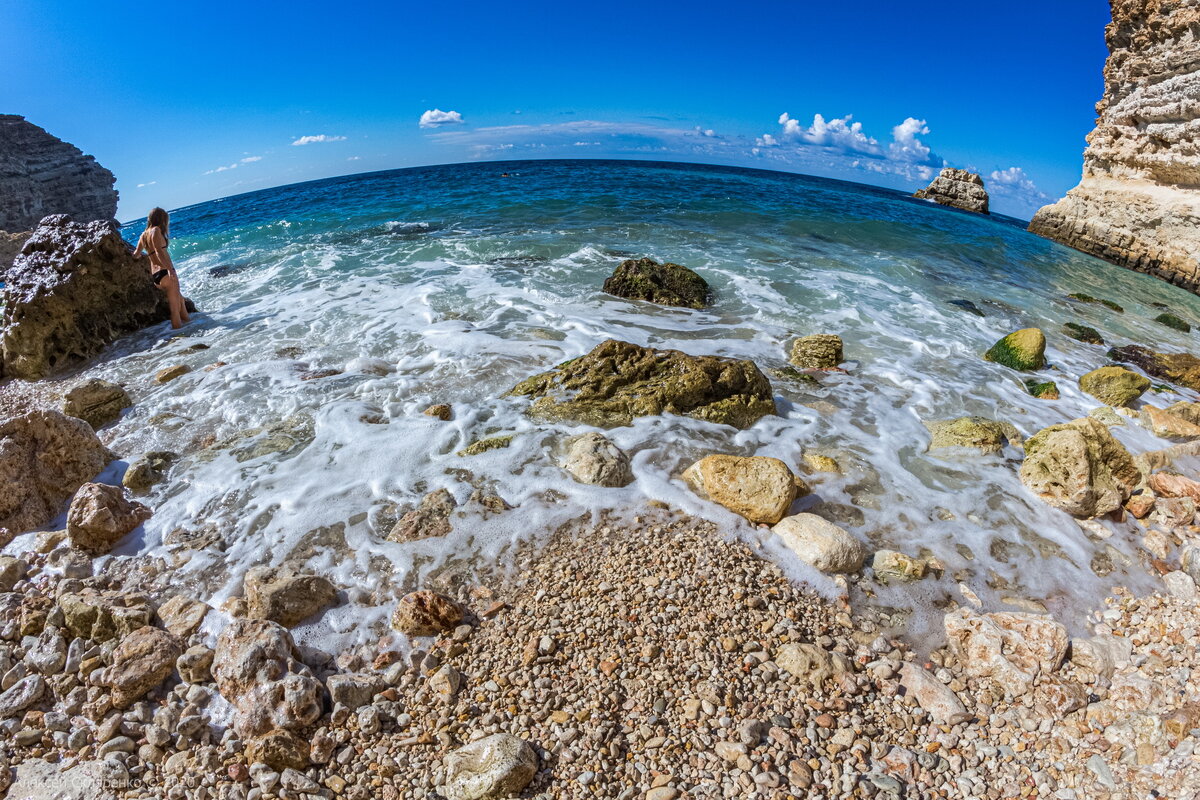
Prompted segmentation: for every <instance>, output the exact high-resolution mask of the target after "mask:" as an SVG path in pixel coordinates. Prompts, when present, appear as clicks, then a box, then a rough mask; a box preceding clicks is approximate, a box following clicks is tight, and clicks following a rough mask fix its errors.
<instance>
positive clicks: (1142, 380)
mask: <svg viewBox="0 0 1200 800" xmlns="http://www.w3.org/2000/svg"><path fill="white" fill-rule="evenodd" d="M1079 388H1080V389H1081V390H1082V391H1083V392H1084V393H1086V394H1090V395H1091V396H1092V397H1094V398H1096V399H1097V400H1099V401H1100V402H1101V403H1104V404H1105V405H1109V406H1127V405H1129V404H1130V403H1132V402H1133V401H1134V400H1137V399H1138V398H1139V397H1141V396H1142V394H1143V393H1144V392H1145V391H1146V390H1147V389H1149V388H1150V379H1149V378H1147V377H1145V376H1144V375H1139V374H1137V373H1136V372H1133V371H1131V370H1127V369H1125V368H1124V367H1100V368H1099V369H1094V370H1092V371H1091V372H1089V373H1087V374H1086V375H1084V376H1083V377H1081V378H1080V379H1079Z"/></svg>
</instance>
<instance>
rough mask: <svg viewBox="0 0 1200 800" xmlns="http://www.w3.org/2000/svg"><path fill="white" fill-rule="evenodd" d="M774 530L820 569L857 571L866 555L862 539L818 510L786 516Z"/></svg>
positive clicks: (800, 556)
mask: <svg viewBox="0 0 1200 800" xmlns="http://www.w3.org/2000/svg"><path fill="white" fill-rule="evenodd" d="M771 532H772V533H774V534H775V535H777V536H778V537H779V538H780V540H781V541H782V542H783V543H784V545H786V546H787V548H788V549H789V550H791V551H792V552H793V553H795V554H796V555H797V556H798V557H799V558H800V560H801V561H803V562H804V563H806V564H809V565H811V566H813V567H814V568H816V569H818V570H820V571H821V572H831V573H837V572H844V573H852V572H858V571H859V570H860V569H861V568H862V565H863V561H865V560H866V558H867V548H866V547H865V546H864V545H863V543H862V542H860V541H859V540H858V539H856V538H855V537H854V536H853V535H852V534H850V533H848V532H847V531H844V530H842V529H841V528H839V527H838V526H837V525H834V524H833V523H832V522H829V521H827V520H825V519H823V518H822V517H818V516H817V515H816V514H795V515H793V516H790V517H784V518H783V519H782V520H780V521H779V523H778V524H777V525H775V527H773V528H771Z"/></svg>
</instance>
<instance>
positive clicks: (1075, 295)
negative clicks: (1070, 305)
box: [1067, 292, 1125, 314]
mask: <svg viewBox="0 0 1200 800" xmlns="http://www.w3.org/2000/svg"><path fill="white" fill-rule="evenodd" d="M1067 297H1069V298H1071V299H1072V300H1078V301H1080V302H1081V303H1099V304H1100V305H1102V306H1107V307H1108V308H1110V309H1112V310H1113V311H1115V312H1117V313H1118V314H1124V313H1125V309H1123V308H1121V306H1119V305H1117V304H1116V303H1114V302H1113V301H1112V300H1103V299H1101V298H1099V297H1092V296H1091V295H1090V294H1084V293H1083V292H1072V293H1071V294H1069V295H1067Z"/></svg>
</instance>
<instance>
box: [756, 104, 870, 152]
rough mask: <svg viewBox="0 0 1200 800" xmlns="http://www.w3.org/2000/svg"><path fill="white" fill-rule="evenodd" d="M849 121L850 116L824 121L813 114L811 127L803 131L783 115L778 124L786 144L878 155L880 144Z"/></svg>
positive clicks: (858, 123) (861, 128)
mask: <svg viewBox="0 0 1200 800" xmlns="http://www.w3.org/2000/svg"><path fill="white" fill-rule="evenodd" d="M852 119H853V116H852V115H847V116H845V117H835V118H834V119H831V120H829V121H826V120H825V117H823V116H822V115H820V114H814V115H813V123H812V125H811V126H810V127H807V128H806V127H804V126H803V125H801V124H800V123H799V122H798V121H797V120H794V119H792V118H791V117H789V116H788V114H787V113H786V112H784V113H783V114H780V115H779V124H780V125H782V126H783V134H782V136H783V138H784V139H786V140H798V141H800V142H803V143H805V144H811V145H816V146H817V147H831V148H834V149H836V150H843V151H846V152H851V153H865V154H867V155H880V154H881V153H882V149H881V148H880V146H879V142H878V141H877V140H875V139H874V138H872V137H870V136H867V135H866V134H865V133H863V127H862V123H861V122H852V121H851V120H852Z"/></svg>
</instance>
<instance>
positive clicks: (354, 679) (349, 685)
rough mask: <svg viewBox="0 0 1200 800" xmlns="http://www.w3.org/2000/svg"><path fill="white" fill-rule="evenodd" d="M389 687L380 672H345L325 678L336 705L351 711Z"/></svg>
mask: <svg viewBox="0 0 1200 800" xmlns="http://www.w3.org/2000/svg"><path fill="white" fill-rule="evenodd" d="M387 687H388V684H387V681H385V680H384V679H383V675H382V674H381V673H378V672H343V673H338V674H335V675H330V676H329V677H328V678H326V679H325V688H327V689H328V690H329V699H330V700H331V701H332V702H333V703H334V705H338V704H340V705H343V706H345V707H346V708H348V709H350V710H351V711H357V710H358V709H359V708H361V707H363V706H365V705H367V704H368V703H370V702H371V700H372V699H374V697H375V695H377V694H379V693H380V692H382V691H383V690H384V689H386V688H387Z"/></svg>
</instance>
